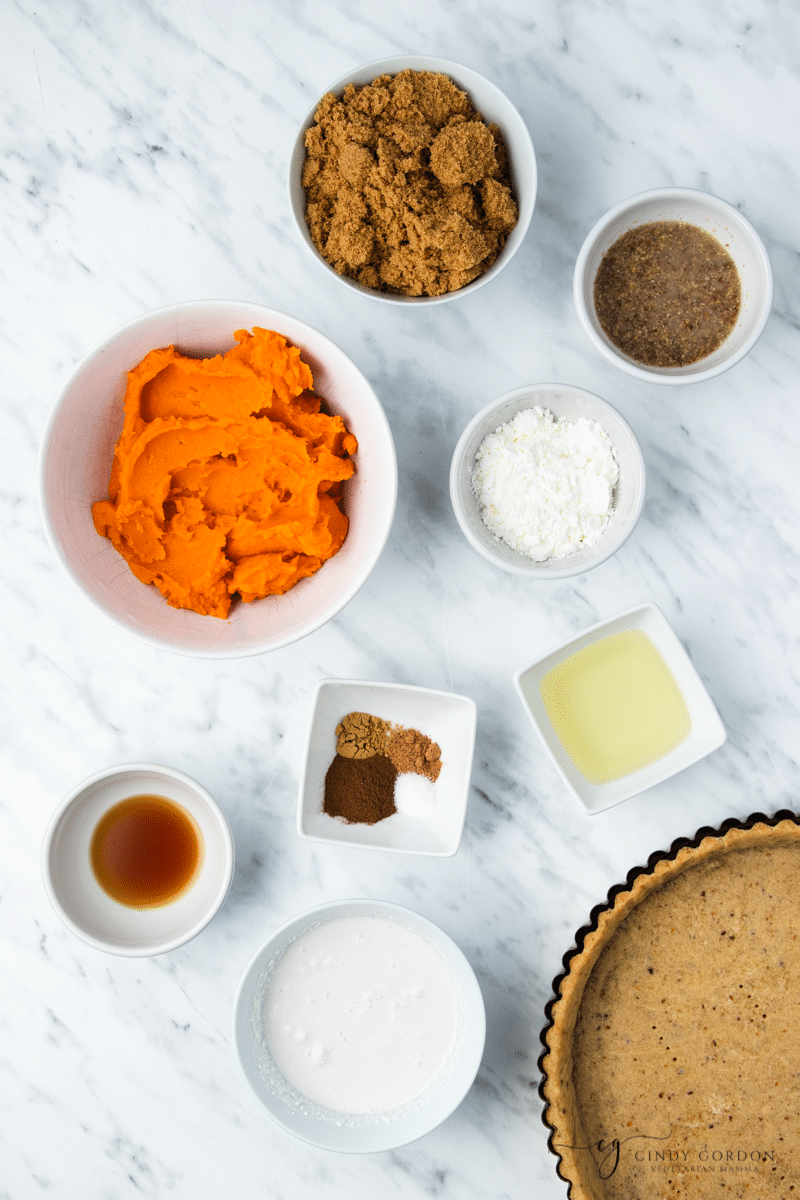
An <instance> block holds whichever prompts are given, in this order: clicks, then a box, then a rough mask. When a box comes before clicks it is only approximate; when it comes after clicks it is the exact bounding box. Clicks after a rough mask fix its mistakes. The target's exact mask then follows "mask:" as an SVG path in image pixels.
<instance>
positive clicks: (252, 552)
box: [92, 328, 357, 617]
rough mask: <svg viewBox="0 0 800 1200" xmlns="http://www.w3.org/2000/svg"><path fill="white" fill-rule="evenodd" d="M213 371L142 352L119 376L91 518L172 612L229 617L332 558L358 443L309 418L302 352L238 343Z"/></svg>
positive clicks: (316, 412) (261, 333) (330, 423)
mask: <svg viewBox="0 0 800 1200" xmlns="http://www.w3.org/2000/svg"><path fill="white" fill-rule="evenodd" d="M234 337H235V339H236V342H237V345H236V346H234V348H233V349H232V350H229V351H228V352H227V354H223V355H217V356H216V357H215V358H203V359H199V358H186V357H185V356H184V355H182V354H179V353H178V352H177V351H176V350H175V348H174V346H167V347H165V348H164V349H161V350H152V351H151V352H150V353H149V354H148V355H146V356H145V358H143V359H142V361H141V362H140V363H139V365H138V367H135V368H134V370H132V371H129V372H128V388H127V392H126V394H125V425H124V428H123V430H122V434H121V435H120V438H119V441H118V442H117V446H116V451H115V453H114V462H113V465H112V468H111V479H110V481H109V485H108V496H109V498H108V500H99V501H98V502H97V503H96V504H95V505H94V506H93V508H92V516H93V518H94V524H95V529H96V530H97V532H98V533H99V534H101V535H102V536H103V537H107V538H110V540H111V541H112V542H113V544H114V546H115V547H116V549H117V550H118V551H119V552H120V554H122V555H123V556H124V558H125V559H126V560H127V562H128V565H129V566H130V568H131V570H132V571H133V573H134V575H135V576H136V577H137V579H141V580H142V582H143V583H153V584H155V586H156V587H157V588H158V589H159V591H160V592H161V593H162V595H163V596H164V597H165V598H166V600H167V602H168V603H169V604H171V605H172V606H173V607H174V608H190V609H192V610H193V611H194V612H196V613H201V614H203V615H208V616H213V617H227V615H228V611H229V609H230V606H231V598H232V597H233V596H234V595H235V594H237V593H238V595H239V596H240V597H241V598H242V600H246V601H249V600H255V599H256V598H257V597H259V596H271V595H280V594H281V593H282V592H285V591H287V590H288V589H289V588H291V587H294V585H295V584H296V583H297V582H298V580H300V579H303V578H304V577H305V576H306V575H313V573H314V572H315V571H318V570H319V568H320V567H321V566H322V564H323V563H324V562H325V560H326V559H328V558H330V557H331V556H332V555H334V554H335V553H336V551H337V550H338V549H339V547H340V546H341V544H342V542H343V541H344V539H345V536H346V534H347V527H348V520H347V517H346V516H345V515H344V513H343V512H342V511H341V509H340V508H339V503H338V502H339V500H340V498H341V492H342V483H343V481H344V480H346V479H349V478H350V476H351V475H352V474H353V470H354V467H353V462H352V459H351V458H350V457H349V456H350V455H352V454H353V453H354V452H355V450H356V449H357V443H356V439H355V438H354V437H353V435H352V434H350V433H348V432H347V430H346V429H345V426H344V422H343V421H342V419H341V417H336V416H327V415H326V414H325V413H322V412H320V408H321V401H320V400H319V398H318V397H317V396H315V395H313V393H312V392H311V391H310V388H311V386H312V378H311V370H310V368H309V367H308V366H307V365H306V363H304V362H302V361H301V359H300V351H299V350H297V349H296V348H295V347H292V346H289V345H288V344H287V342H286V339H285V338H283V337H281V335H280V334H278V333H272V332H271V331H270V330H268V329H259V328H255V329H254V330H253V332H252V333H249V332H248V331H247V330H244V329H240V330H239V331H238V332H237V333H235V334H234Z"/></svg>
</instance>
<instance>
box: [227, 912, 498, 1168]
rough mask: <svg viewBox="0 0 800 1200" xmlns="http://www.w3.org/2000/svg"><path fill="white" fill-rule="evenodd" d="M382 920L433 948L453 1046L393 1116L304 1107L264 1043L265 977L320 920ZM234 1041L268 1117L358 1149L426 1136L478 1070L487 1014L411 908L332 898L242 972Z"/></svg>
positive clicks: (462, 970) (443, 942)
mask: <svg viewBox="0 0 800 1200" xmlns="http://www.w3.org/2000/svg"><path fill="white" fill-rule="evenodd" d="M351 916H367V917H383V918H384V919H387V918H388V919H389V920H394V921H397V922H399V923H400V924H402V925H406V926H407V927H408V928H410V929H411V930H412V931H413V932H415V933H417V934H419V935H420V936H421V937H423V938H424V939H425V941H427V942H428V943H430V944H431V945H432V946H433V948H434V949H435V950H436V951H438V953H439V955H440V956H441V958H442V959H443V960H444V963H445V965H446V967H447V969H448V971H449V973H450V977H451V979H452V982H453V985H454V989H455V993H456V998H457V1005H458V1032H457V1036H456V1043H455V1046H454V1048H453V1051H452V1053H451V1055H450V1058H449V1060H448V1062H447V1063H446V1064H445V1066H444V1067H443V1070H442V1073H441V1075H440V1076H439V1077H438V1078H437V1079H436V1080H435V1081H434V1083H433V1084H432V1085H431V1088H430V1089H429V1090H428V1091H427V1092H426V1093H424V1094H423V1095H422V1096H421V1097H420V1098H419V1100H418V1101H416V1102H413V1103H412V1104H411V1105H410V1106H406V1108H405V1109H403V1110H401V1111H400V1112H399V1113H398V1114H397V1115H396V1116H390V1115H389V1114H377V1115H376V1116H375V1117H372V1118H370V1117H352V1116H347V1115H341V1114H340V1115H339V1116H338V1118H337V1116H336V1115H334V1114H331V1115H330V1118H329V1119H324V1118H323V1117H322V1116H321V1115H320V1114H319V1112H318V1111H317V1110H314V1109H312V1108H311V1106H309V1105H307V1104H303V1103H302V1102H300V1103H297V1102H295V1103H292V1098H291V1096H290V1095H287V1089H286V1087H285V1086H284V1087H281V1086H280V1081H279V1080H276V1078H275V1070H276V1068H275V1067H274V1066H272V1069H271V1070H270V1065H271V1059H270V1056H269V1054H268V1052H267V1050H266V1047H265V1045H264V1036H263V1033H262V1030H261V1006H262V1001H263V995H264V991H265V988H266V985H267V983H268V979H269V974H270V972H271V970H272V969H273V968H274V965H275V963H276V962H277V960H278V959H279V957H280V955H281V954H282V953H283V951H284V950H286V949H287V947H288V946H289V945H290V944H291V943H292V942H293V941H295V940H296V938H298V937H299V936H300V935H301V934H303V933H305V932H306V931H307V930H308V929H310V928H312V927H313V926H317V925H319V924H321V923H322V922H323V921H328V920H335V919H336V918H340V917H351ZM233 1037H234V1044H235V1046H236V1052H237V1055H238V1058H239V1063H240V1065H241V1068H242V1070H243V1072H244V1076H245V1079H246V1080H247V1082H248V1084H249V1085H250V1087H251V1088H252V1090H253V1092H254V1093H255V1096H256V1098H257V1099H258V1100H259V1101H260V1102H261V1104H263V1105H264V1107H265V1108H266V1110H267V1112H268V1113H269V1115H270V1116H271V1117H272V1118H273V1119H274V1120H275V1121H277V1123H278V1124H279V1125H281V1126H283V1128H284V1129H286V1130H288V1131H289V1133H292V1134H294V1135H295V1137H298V1138H301V1139H302V1140H303V1141H305V1142H310V1143H311V1144H312V1145H314V1146H320V1147H323V1148H324V1149H326V1150H340V1151H346V1152H350V1153H357V1154H359V1153H360V1154H368V1153H374V1152H375V1151H380V1150H394V1149H396V1148H397V1147H398V1146H404V1145H406V1144H407V1143H408V1142H412V1141H414V1140H415V1139H416V1138H419V1137H422V1136H423V1135H424V1134H426V1133H430V1131H431V1130H432V1129H435V1128H436V1126H437V1125H439V1124H441V1122H442V1121H444V1120H445V1118H446V1117H449V1116H450V1114H451V1113H452V1112H453V1111H454V1110H455V1109H456V1108H457V1107H458V1105H459V1104H460V1103H461V1101H462V1100H463V1099H464V1097H465V1096H466V1094H467V1092H468V1091H469V1089H470V1087H471V1086H472V1084H473V1082H474V1079H475V1076H476V1075H477V1073H478V1068H479V1067H480V1063H481V1058H482V1056H483V1047H484V1041H485V1037H486V1013H485V1009H484V1004H483V997H482V995H481V990H480V987H479V986H478V981H477V979H476V978H475V974H474V972H473V970H472V968H471V966H470V965H469V963H468V962H467V960H466V958H465V957H464V955H463V954H462V952H461V950H459V948H458V946H456V944H455V942H453V941H452V940H451V939H450V938H449V937H448V936H447V934H446V933H444V932H443V931H442V930H441V929H439V928H438V926H436V925H434V924H433V923H432V922H431V921H428V920H427V919H426V918H425V917H422V916H420V915H419V914H418V913H415V912H412V911H411V910H410V909H407V908H401V907H400V905H398V904H388V903H385V902H383V901H380V900H337V901H334V902H332V903H330V904H321V905H319V907H317V908H312V909H309V911H308V912H305V913H302V914H301V915H300V916H297V917H294V918H293V919H292V920H291V921H288V922H287V923H286V924H285V925H283V926H281V928H280V929H278V930H276V932H275V933H273V934H272V936H271V937H269V938H268V939H267V940H266V942H265V943H264V944H263V946H261V948H260V949H259V950H258V951H256V953H255V954H254V956H253V958H252V959H251V960H250V963H249V965H248V967H247V970H246V971H245V973H244V977H243V979H242V982H241V984H240V986H239V991H238V993H237V996H236V1002H235V1007H234V1028H233Z"/></svg>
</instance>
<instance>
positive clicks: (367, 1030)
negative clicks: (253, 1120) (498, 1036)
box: [234, 900, 486, 1153]
mask: <svg viewBox="0 0 800 1200" xmlns="http://www.w3.org/2000/svg"><path fill="white" fill-rule="evenodd" d="M485 1036H486V1015H485V1010H484V1004H483V997H482V995H481V991H480V987H479V986H478V982H477V980H476V978H475V974H474V972H473V970H472V968H471V966H470V965H469V963H468V962H467V959H466V958H465V957H464V955H463V953H462V952H461V950H460V949H459V948H458V946H456V944H455V943H454V942H453V941H452V940H451V939H450V938H449V937H448V936H447V934H445V933H444V932H443V931H442V930H441V929H439V928H438V926H436V925H434V924H433V923H432V922H431V921H428V920H427V919H426V918H425V917H422V916H420V915H419V914H418V913H415V912H413V911H411V910H410V909H406V908H402V907H400V906H399V905H397V904H389V903H386V902H383V901H379V900H339V901H334V902H332V903H329V904H323V905H320V906H318V907H317V908H312V909H309V910H308V911H307V912H305V913H302V914H301V915H300V916H297V917H294V918H293V919H292V920H291V921H289V922H287V923H286V924H285V925H283V926H282V927H281V928H280V929H278V930H277V931H276V932H275V933H273V934H272V936H271V937H269V938H268V939H267V941H266V942H265V943H264V944H263V945H262V946H261V947H260V948H259V949H258V950H257V952H256V953H255V954H254V956H253V958H252V959H251V961H250V963H249V965H248V967H247V970H246V971H245V973H244V977H243V979H242V982H241V984H240V987H239V991H238V994H237V997H236V1004H235V1008H234V1043H235V1046H236V1051H237V1055H238V1058H239V1063H240V1065H241V1068H242V1071H243V1072H244V1076H245V1079H246V1080H247V1082H248V1084H249V1085H250V1088H251V1089H252V1091H253V1092H254V1094H255V1096H256V1098H257V1099H258V1100H259V1101H260V1103H261V1104H262V1105H263V1106H264V1107H265V1108H266V1110H267V1112H268V1113H269V1114H270V1116H271V1117H272V1118H273V1119H274V1120H275V1121H277V1122H278V1124H279V1125H281V1126H283V1128H284V1129H286V1130H288V1131H289V1132H290V1133H292V1134H294V1135H295V1136H296V1137H298V1138H301V1139H302V1140H303V1141H306V1142H309V1143H311V1144H312V1145H315V1146H320V1147H322V1148H324V1149H328V1150H340V1151H345V1152H351V1153H374V1152H375V1151H379V1150H392V1149H395V1148H397V1147H398V1146H403V1145H406V1144H407V1143H408V1142H412V1141H414V1140H415V1139H416V1138H419V1137H422V1136H423V1135H424V1134H426V1133H429V1132H430V1131H431V1130H432V1129H435V1128H436V1126H437V1125H439V1124H440V1123H441V1122H442V1121H444V1120H445V1118H446V1117H448V1116H450V1114H451V1113H452V1112H453V1111H454V1110H455V1109H456V1108H457V1107H458V1105H459V1104H460V1103H461V1101H462V1100H463V1099H464V1097H465V1095H466V1094H467V1092H468V1091H469V1089H470V1087H471V1086H472V1083H473V1081H474V1079H475V1076H476V1075H477V1072H478V1068H479V1066H480V1062H481V1057H482V1055H483V1047H484V1041H485Z"/></svg>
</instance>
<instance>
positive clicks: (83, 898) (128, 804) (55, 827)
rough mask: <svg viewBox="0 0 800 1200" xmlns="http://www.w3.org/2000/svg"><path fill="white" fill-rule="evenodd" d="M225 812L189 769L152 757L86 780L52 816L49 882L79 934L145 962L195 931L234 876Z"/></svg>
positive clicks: (45, 859) (45, 862)
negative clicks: (177, 768) (187, 772)
mask: <svg viewBox="0 0 800 1200" xmlns="http://www.w3.org/2000/svg"><path fill="white" fill-rule="evenodd" d="M233 863H234V849H233V838H232V837H231V831H230V828H229V826H228V822H227V821H226V819H225V817H224V815H223V813H222V811H221V810H220V809H219V807H218V806H217V804H216V803H215V802H214V800H213V799H212V797H211V796H210V795H209V793H208V792H207V791H206V790H205V788H202V787H201V786H200V784H199V783H195V781H194V780H193V779H190V778H189V776H188V775H184V774H182V772H180V771H175V770H173V769H172V768H171V767H162V766H156V765H154V764H152V763H129V764H126V765H125V766H119V767H110V768H108V769H106V770H104V771H98V772H97V774H96V775H92V776H90V777H89V778H88V779H84V780H83V782H82V783H79V784H78V785H77V787H75V788H73V789H72V791H71V792H69V794H68V795H67V796H66V797H65V798H64V800H63V801H62V802H61V804H60V805H59V807H58V808H57V809H56V811H55V813H54V814H53V817H52V819H51V821H50V825H49V827H48V830H47V833H46V835H45V839H44V847H43V852H42V873H43V876H44V885H45V890H46V892H47V895H48V897H49V899H50V902H51V903H52V905H53V908H54V909H55V910H56V912H57V913H58V915H59V917H60V918H61V920H62V921H63V922H64V924H65V925H66V926H67V928H68V929H70V930H71V931H72V932H73V933H75V934H77V935H78V937H80V938H82V939H83V940H84V941H85V942H88V943H89V945H90V946H94V947H95V949H97V950H105V951H106V952H107V953H109V954H119V955H121V956H123V957H126V958H143V957H148V956H150V955H153V954H164V953H166V952H167V951H168V950H174V949H176V947H178V946H182V945H183V944H184V942H188V941H190V940H191V938H193V937H195V936H196V935H197V934H198V933H200V931H201V930H202V929H204V928H205V926H206V925H207V924H208V923H209V921H210V920H211V919H212V917H213V916H215V914H216V913H217V912H218V911H219V909H220V908H221V906H222V904H223V902H224V900H225V897H226V896H227V894H228V889H229V888H230V885H231V880H232V878H233Z"/></svg>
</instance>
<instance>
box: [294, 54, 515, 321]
mask: <svg viewBox="0 0 800 1200" xmlns="http://www.w3.org/2000/svg"><path fill="white" fill-rule="evenodd" d="M400 71H434V72H437V73H439V74H441V75H447V76H448V77H449V78H450V79H451V80H452V81H453V83H455V84H456V86H457V87H459V88H461V90H462V91H464V92H466V93H467V95H468V96H469V98H470V100H471V101H472V103H473V105H474V106H475V108H476V109H477V111H478V112H479V113H481V115H482V116H483V118H484V120H485V121H488V122H491V123H493V124H495V125H498V126H499V127H500V129H501V130H502V133H503V137H504V139H505V143H506V148H507V150H508V157H509V162H510V169H511V181H512V185H513V191H514V198H515V199H516V201H517V205H518V207H519V215H518V218H517V223H516V225H515V226H514V228H513V229H512V231H511V233H510V234H509V236H508V240H507V241H506V244H505V246H504V247H503V250H502V252H501V253H500V255H499V256H498V258H497V261H496V262H495V263H494V264H493V265H492V266H491V267H489V269H488V271H484V273H483V274H482V275H479V276H478V278H477V279H474V280H473V281H472V283H469V284H467V286H466V287H463V288H459V289H458V291H455V292H447V293H446V295H444V296H395V295H391V294H390V293H388V292H379V291H377V290H376V289H375V288H365V287H362V286H361V284H359V283H356V281H355V280H353V279H348V278H347V276H346V275H338V274H337V273H336V271H334V269H333V267H332V266H331V265H330V263H328V262H326V261H325V259H324V258H323V257H322V255H321V254H320V253H319V251H318V250H317V248H316V246H315V245H314V243H313V241H312V240H311V234H310V233H309V230H308V226H307V224H306V215H305V214H306V196H305V192H304V191H303V183H302V178H303V164H304V163H305V160H306V147H305V135H306V130H307V129H310V128H311V126H312V125H313V124H314V113H315V112H316V111H317V108H318V106H319V102H320V100H321V99H322V96H323V95H326V94H327V93H328V92H333V94H334V95H335V96H340V95H341V94H342V93H343V91H344V89H345V86H346V85H347V84H348V83H352V84H355V85H356V87H363V86H364V84H367V83H372V81H373V79H375V78H377V76H378V75H397V74H399V72H400ZM536 181H537V175H536V155H535V154H534V150H533V143H532V142H531V137H530V134H529V133H528V129H527V126H526V125H525V122H524V121H523V120H522V117H521V116H520V115H519V113H518V112H517V110H516V108H515V107H514V105H513V104H512V103H511V101H510V100H509V99H508V97H507V96H505V95H504V94H503V92H501V91H500V89H499V88H497V87H496V86H495V85H494V84H493V83H490V82H489V80H488V79H484V77H483V76H482V75H478V73H477V72H476V71H472V70H470V68H469V67H462V66H461V65H460V64H459V63H454V62H449V61H448V60H447V59H446V58H430V57H427V56H425V55H420V54H410V55H409V54H404V55H398V56H396V57H394V58H380V59H377V60H376V61H375V62H371V63H366V64H365V65H364V66H363V67H358V68H357V69H356V70H355V71H349V72H348V73H347V74H346V75H342V77H341V79H337V80H336V82H335V83H332V84H331V85H330V86H329V87H327V88H325V91H324V92H322V93H320V95H319V97H318V98H317V99H316V100H315V101H314V103H313V105H312V106H311V108H310V109H309V110H308V112H307V113H306V115H305V117H304V118H303V120H302V121H301V123H300V131H299V133H298V135H297V139H296V140H295V144H294V148H293V150H292V157H291V161H290V164H289V204H290V206H291V210H292V213H293V214H294V219H295V223H296V225H297V229H298V232H299V233H300V237H301V238H302V240H303V243H304V244H305V245H306V246H307V247H308V249H309V250H310V251H311V254H312V255H313V257H314V259H315V261H316V262H317V263H319V265H320V266H321V267H322V268H323V269H324V270H325V271H327V273H328V275H329V276H330V277H331V278H332V279H338V281H339V282H340V283H341V284H344V286H345V287H347V288H350V289H351V290H352V291H355V292H360V293H361V294H362V295H365V296H371V297H372V298H373V300H382V301H384V302H385V303H387V304H443V303H444V302H445V301H447V300H454V299H456V298H457V297H460V296H466V295H468V294H469V293H470V292H474V291H475V290H476V288H479V287H483V285H484V284H486V283H488V282H489V281H490V280H491V279H494V278H496V276H497V275H499V273H500V272H501V271H502V270H503V268H504V267H505V266H507V265H508V263H509V262H510V261H511V259H512V258H513V257H514V255H515V254H516V252H517V250H518V249H519V248H520V246H521V245H522V242H523V240H524V238H525V234H526V233H527V232H528V226H529V225H530V223H531V217H532V216H533V207H534V204H535V202H536Z"/></svg>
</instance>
